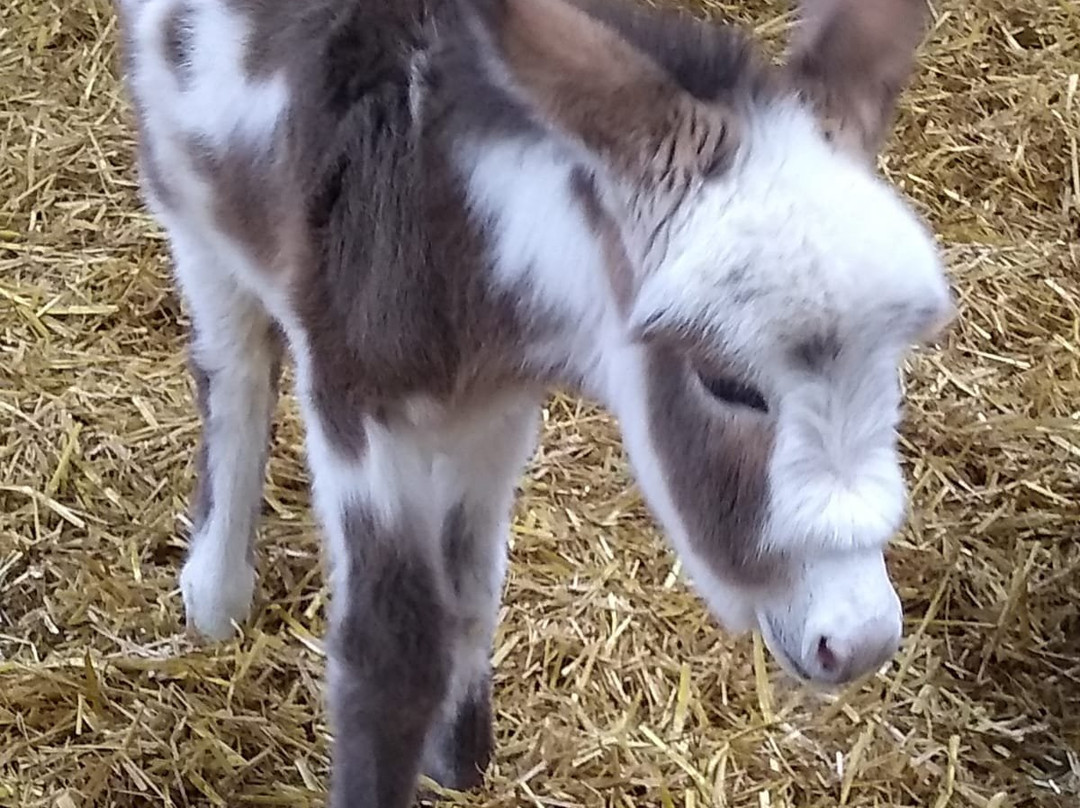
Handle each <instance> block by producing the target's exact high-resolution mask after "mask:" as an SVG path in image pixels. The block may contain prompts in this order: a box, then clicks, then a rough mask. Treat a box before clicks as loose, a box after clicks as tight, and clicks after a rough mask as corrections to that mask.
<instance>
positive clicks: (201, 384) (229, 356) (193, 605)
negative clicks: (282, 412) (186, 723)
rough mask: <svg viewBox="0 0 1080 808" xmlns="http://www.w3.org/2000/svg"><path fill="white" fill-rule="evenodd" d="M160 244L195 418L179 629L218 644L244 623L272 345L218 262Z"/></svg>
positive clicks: (194, 244)
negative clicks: (196, 446)
mask: <svg viewBox="0 0 1080 808" xmlns="http://www.w3.org/2000/svg"><path fill="white" fill-rule="evenodd" d="M170 238H171V245H172V251H173V256H174V261H175V269H176V274H177V277H178V279H179V281H180V286H181V289H182V292H183V295H184V298H185V300H186V301H187V304H188V306H189V308H190V312H191V319H192V338H191V370H192V375H193V376H194V379H195V388H196V401H197V403H198V407H199V412H200V415H201V418H202V446H201V447H200V450H199V455H198V460H197V470H196V491H195V494H194V496H193V497H192V506H191V520H192V524H193V530H192V535H191V542H190V549H189V552H188V557H187V560H186V561H185V563H184V568H183V570H182V572H181V575H180V585H181V591H182V592H183V598H184V608H185V612H186V618H187V623H188V625H189V626H190V627H191V628H194V629H195V630H197V631H198V632H199V633H201V634H203V635H204V636H206V637H209V638H211V639H225V638H227V637H228V636H229V635H231V634H232V632H233V628H232V623H233V621H237V622H239V621H243V620H244V619H245V618H246V617H247V615H248V612H249V610H250V608H251V601H252V595H253V592H254V588H255V567H254V563H253V562H254V546H253V545H254V541H255V531H256V528H257V526H258V522H259V508H260V505H261V503H262V490H263V474H264V470H265V467H266V459H267V454H268V450H269V440H270V427H271V420H272V418H273V414H274V406H275V404H276V403H277V383H278V376H279V374H280V369H281V358H282V344H281V340H280V338H279V336H278V334H277V331H276V329H275V328H274V326H273V324H272V322H271V319H270V316H269V315H268V314H267V312H266V310H265V309H264V308H263V306H262V304H261V303H260V302H259V300H258V299H257V298H256V297H255V295H253V294H252V293H251V292H250V291H247V290H245V289H243V288H241V287H240V285H239V284H238V283H237V281H236V280H235V278H234V275H233V273H232V271H231V268H230V266H229V265H228V264H227V263H224V262H223V259H222V258H221V257H220V256H219V255H217V254H216V253H215V252H214V251H213V250H211V249H209V248H208V247H207V246H206V245H204V244H202V243H201V242H200V241H199V240H198V238H196V237H193V236H191V235H190V234H188V233H186V232H185V231H184V230H183V229H182V228H179V227H177V226H175V225H174V226H173V227H172V228H171V229H170Z"/></svg>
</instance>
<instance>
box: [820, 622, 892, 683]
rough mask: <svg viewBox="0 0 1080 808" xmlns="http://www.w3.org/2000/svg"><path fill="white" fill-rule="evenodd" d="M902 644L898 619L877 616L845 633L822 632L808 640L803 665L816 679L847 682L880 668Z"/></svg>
mask: <svg viewBox="0 0 1080 808" xmlns="http://www.w3.org/2000/svg"><path fill="white" fill-rule="evenodd" d="M899 647H900V629H899V627H898V626H897V625H896V622H895V621H892V620H888V619H886V618H884V617H875V618H872V619H870V620H867V621H866V622H865V623H861V624H859V625H858V626H856V627H854V628H853V629H852V630H851V631H849V632H845V634H844V635H843V636H828V635H825V634H821V635H818V637H817V638H815V639H814V641H813V642H811V643H808V644H807V648H806V655H805V657H806V658H805V659H804V660H803V665H804V668H805V670H806V672H807V673H808V674H809V675H810V677H811V678H812V679H816V680H818V681H822V682H831V683H833V684H844V683H847V682H850V681H852V680H853V679H858V678H859V677H860V676H865V675H866V674H868V673H872V672H873V671H876V670H877V669H878V668H880V667H881V666H882V665H884V664H885V662H887V661H888V660H889V659H890V658H891V657H892V656H893V654H895V653H896V651H897V649H898V648H899Z"/></svg>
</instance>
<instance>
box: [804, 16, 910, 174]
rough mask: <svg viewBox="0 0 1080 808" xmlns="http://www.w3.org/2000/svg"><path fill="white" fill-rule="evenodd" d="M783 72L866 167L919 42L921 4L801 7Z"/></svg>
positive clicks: (880, 140) (882, 136) (879, 143)
mask: <svg viewBox="0 0 1080 808" xmlns="http://www.w3.org/2000/svg"><path fill="white" fill-rule="evenodd" d="M799 10H800V17H801V19H800V22H799V25H798V27H797V28H796V31H795V34H794V37H793V41H792V45H791V58H790V60H789V62H788V68H787V69H788V71H789V74H790V76H791V79H792V80H793V82H794V83H795V85H796V87H798V88H799V89H800V90H801V91H802V92H804V93H805V94H806V95H808V96H809V98H810V99H811V101H812V102H813V103H814V104H815V106H816V107H817V109H818V111H819V113H820V115H821V117H822V119H823V123H824V124H825V127H826V129H827V131H828V132H829V133H830V135H832V137H833V138H834V140H835V141H836V142H837V143H838V144H840V145H841V146H842V147H844V148H846V149H848V150H849V151H852V152H854V153H856V154H857V155H859V156H861V157H864V158H866V159H870V160H872V159H873V158H874V156H875V155H876V154H877V152H878V150H879V149H880V148H881V146H882V145H883V143H884V141H885V138H886V136H887V135H888V131H889V128H890V127H891V125H892V118H893V114H894V111H895V107H896V102H897V99H898V98H899V96H900V93H901V92H902V90H903V89H904V86H905V85H906V84H907V81H908V79H909V77H910V75H911V72H912V69H913V68H914V61H915V51H916V49H917V48H918V47H919V44H920V43H921V41H922V38H923V36H924V35H925V30H926V24H927V10H926V0H800V9H799Z"/></svg>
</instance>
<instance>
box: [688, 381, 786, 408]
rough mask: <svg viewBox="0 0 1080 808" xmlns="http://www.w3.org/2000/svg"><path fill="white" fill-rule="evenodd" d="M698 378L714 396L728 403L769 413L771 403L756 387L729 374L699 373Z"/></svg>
mask: <svg viewBox="0 0 1080 808" xmlns="http://www.w3.org/2000/svg"><path fill="white" fill-rule="evenodd" d="M698 379H699V380H700V381H701V385H702V387H704V388H705V389H706V390H707V391H708V392H709V395H711V396H712V397H713V398H715V399H717V400H719V401H723V402H724V403H726V404H735V405H738V406H741V407H749V408H750V409H752V410H757V411H758V412H762V413H766V414H767V413H768V412H769V405H768V403H767V402H766V401H765V396H763V395H762V394H761V391H760V390H758V389H757V388H756V387H753V386H751V385H749V384H744V383H743V382H739V381H736V380H735V379H731V378H728V377H727V376H706V375H705V374H702V373H698Z"/></svg>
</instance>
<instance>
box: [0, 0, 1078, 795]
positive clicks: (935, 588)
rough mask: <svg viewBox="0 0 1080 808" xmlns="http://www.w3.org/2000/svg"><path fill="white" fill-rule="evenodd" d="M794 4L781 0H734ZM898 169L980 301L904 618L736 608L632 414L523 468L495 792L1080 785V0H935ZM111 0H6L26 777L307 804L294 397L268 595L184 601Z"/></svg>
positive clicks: (3, 68)
mask: <svg viewBox="0 0 1080 808" xmlns="http://www.w3.org/2000/svg"><path fill="white" fill-rule="evenodd" d="M711 10H712V11H714V12H717V13H720V12H723V13H731V14H733V15H735V16H738V17H741V18H742V19H744V20H747V21H749V22H751V23H753V24H755V25H757V26H758V27H759V30H761V32H762V34H763V35H766V36H768V37H770V38H771V39H773V40H775V36H776V35H777V34H778V33H779V32H780V31H781V30H782V26H783V21H782V20H778V15H779V14H780V12H781V11H783V10H784V4H783V3H781V2H779V0H772V1H771V2H767V3H766V2H761V1H760V0H759V1H758V2H755V1H754V0H747V2H744V3H737V4H733V6H732V7H724V8H721V7H720V6H714V7H713V8H712V9H711ZM935 10H936V15H937V24H936V27H935V30H934V33H933V35H932V37H931V39H930V41H929V43H928V45H927V49H926V58H925V61H924V64H925V67H924V72H923V73H922V75H921V76H920V78H919V80H918V83H917V84H916V86H915V87H914V88H913V89H912V90H911V92H910V93H909V94H908V95H907V96H906V98H905V102H904V109H903V112H902V115H901V119H900V123H899V127H898V133H897V137H896V138H895V140H894V142H893V144H892V145H891V147H890V149H889V153H888V155H887V157H886V159H885V164H884V170H885V171H886V172H887V173H888V175H889V176H890V177H891V178H892V179H893V180H894V181H895V182H897V183H899V184H900V185H901V186H902V187H903V188H904V189H905V190H906V191H907V192H908V193H909V194H910V195H911V196H912V198H914V199H915V200H916V202H917V203H918V204H919V205H920V207H921V209H922V210H923V211H924V212H925V213H926V214H927V215H928V216H929V218H930V221H931V222H932V223H933V225H934V227H935V228H936V230H937V231H938V232H939V233H940V236H941V238H942V240H943V241H944V242H945V244H946V245H947V247H948V254H949V257H950V266H951V273H952V276H953V278H954V279H955V284H956V287H957V290H958V293H959V296H960V299H961V305H962V312H961V314H962V316H961V320H960V322H959V323H958V325H957V327H956V329H955V330H954V332H953V334H952V335H951V337H950V338H949V340H948V343H947V345H945V346H944V347H943V349H942V350H940V351H927V352H924V353H922V354H921V355H920V356H918V357H917V358H916V359H915V360H914V361H913V362H912V366H911V374H910V379H911V381H910V394H911V403H910V411H909V414H908V418H907V420H906V422H905V424H904V429H903V436H904V449H905V455H906V458H907V471H908V473H909V475H910V479H911V480H912V483H913V486H914V502H913V507H912V517H911V521H910V524H909V525H908V527H907V528H906V530H905V532H904V534H903V536H902V538H901V540H900V541H899V542H898V543H897V544H896V547H895V550H894V551H893V552H892V554H891V563H892V568H893V570H894V572H895V576H896V579H897V580H898V582H899V586H900V588H901V593H902V597H903V599H904V602H905V604H906V609H907V615H908V625H907V640H906V644H905V645H904V648H903V650H902V652H901V654H900V655H899V656H898V658H897V659H896V660H895V661H894V662H893V663H892V664H890V665H889V666H888V667H887V668H886V669H885V670H884V671H883V672H882V673H880V674H879V675H878V676H877V677H876V678H874V679H873V680H872V681H870V682H869V683H867V684H865V685H863V686H861V687H859V688H855V689H853V690H851V691H850V692H845V693H844V694H842V696H841V697H839V698H832V699H826V698H822V697H816V696H811V695H809V694H807V693H806V692H803V691H801V690H799V689H797V688H794V687H792V686H791V685H790V683H789V682H788V681H787V680H785V679H784V678H783V677H782V676H780V675H778V673H777V671H776V670H775V668H774V667H773V665H772V663H771V662H766V661H765V659H764V657H763V656H762V655H761V652H760V648H759V647H758V646H757V645H756V644H755V643H754V641H753V640H752V639H751V638H740V639H731V638H728V637H725V636H723V635H721V634H720V633H719V632H718V631H717V629H716V628H715V626H714V624H713V623H712V621H711V620H710V619H709V618H708V617H707V615H706V614H705V612H704V610H703V608H702V606H701V604H700V603H699V601H698V600H697V599H696V598H695V597H694V596H693V595H691V594H690V593H689V592H688V591H687V589H686V588H685V587H684V585H683V583H682V582H681V579H680V578H679V577H678V570H677V568H676V567H675V566H674V563H673V558H672V556H671V554H670V553H669V552H668V551H667V550H666V549H665V547H664V545H663V543H662V541H661V540H660V538H659V537H658V536H657V534H656V531H655V529H654V527H653V525H652V523H651V521H650V520H649V519H648V518H647V515H646V513H645V510H644V508H643V506H642V503H641V501H640V499H639V496H638V493H637V491H636V490H635V489H634V488H633V486H632V485H631V482H630V480H629V479H628V476H627V471H626V463H625V460H624V457H623V454H622V452H621V449H620V447H619V444H618V440H617V435H616V432H615V430H614V428H613V425H612V424H611V422H610V421H609V420H608V419H607V418H606V417H605V416H604V415H603V414H602V413H598V412H596V411H595V410H594V409H592V408H589V407H587V406H584V405H579V404H578V403H577V402H574V401H567V400H562V399H557V400H554V401H553V402H552V403H551V406H550V408H549V410H548V412H547V429H546V435H545V441H544V446H543V448H542V450H541V451H540V453H539V454H538V455H537V457H536V460H535V462H534V463H533V464H532V466H531V468H530V470H529V473H528V475H527V478H526V479H525V480H524V481H523V483H522V500H521V505H520V508H519V510H518V515H517V519H516V522H515V525H514V533H513V552H512V557H513V570H512V574H511V577H510V580H509V583H508V589H507V597H506V606H505V608H504V612H503V622H502V629H501V632H500V634H499V638H498V644H497V651H496V656H497V662H498V671H499V673H498V679H497V683H496V697H497V711H498V715H497V720H498V736H499V748H498V760H497V763H496V765H495V767H494V770H493V772H492V773H491V776H490V779H489V785H488V787H487V790H486V791H485V792H484V793H482V794H477V795H471V796H468V797H458V798H453V800H454V801H455V804H460V805H475V806H479V805H488V806H511V805H523V806H524V805H531V806H577V805H580V806H601V805H608V806H675V805H678V806H704V805H716V806H733V807H734V806H747V807H748V806H756V807H757V808H767V807H768V806H773V807H774V808H775V807H778V806H831V805H851V806H872V805H874V806H891V805H903V806H908V805H911V806H915V805H920V806H922V805H925V806H933V807H934V808H944V806H945V805H958V806H960V805H963V806H967V805H971V806H979V807H980V808H981V807H982V806H1007V805H1015V806H1066V805H1075V804H1077V799H1078V796H1080V757H1078V756H1080V605H1078V604H1080V541H1078V540H1077V538H1078V537H1077V532H1078V530H1080V519H1078V516H1080V513H1078V505H1077V503H1078V502H1080V490H1078V489H1080V370H1078V364H1080V280H1078V279H1080V266H1078V263H1080V262H1078V254H1077V253H1078V247H1077V242H1078V205H1080V168H1078V165H1077V161H1078V158H1077V136H1078V131H1080V97H1078V93H1077V75H1076V73H1077V72H1078V71H1080V10H1078V7H1077V6H1076V5H1075V4H1074V3H1073V2H1072V0H1016V2H1006V0H949V1H948V2H946V1H945V0H942V1H941V2H935ZM115 48H116V26H115V22H114V19H113V16H112V13H111V10H110V8H109V5H108V3H107V2H106V0H83V2H79V3H72V2H66V1H65V0H5V2H4V3H3V4H0V804H3V805H8V804H10V805H20V806H38V805H51V806H53V805H54V806H60V807H61V808H72V807H73V806H80V807H81V806H135V805H177V806H184V805H214V806H220V805H238V806H240V805H248V804H252V805H292V806H295V805H308V804H311V805H316V804H321V801H322V798H323V791H322V789H323V784H324V782H325V774H326V750H327V744H326V726H325V714H324V711H323V708H322V705H321V697H320V677H321V674H322V669H323V657H322V654H321V650H320V642H319V639H318V638H319V637H320V636H321V634H322V631H323V628H324V622H323V621H324V606H325V601H326V594H325V590H324V588H323V577H322V571H321V568H320V565H319V562H318V540H317V536H316V531H315V529H314V527H313V525H312V522H311V517H310V514H309V511H308V498H307V493H306V489H305V471H304V468H303V464H302V460H301V455H300V446H301V439H300V433H299V428H298V424H297V420H296V416H295V411H294V408H293V407H292V405H291V402H289V401H285V402H284V403H283V405H282V411H281V418H280V424H279V428H278V431H277V437H276V447H275V453H274V457H273V461H272V463H271V465H270V469H269V480H270V486H269V489H268V495H267V500H266V511H267V514H268V518H267V523H266V528H265V530H264V533H263V536H262V538H261V540H260V544H259V547H260V553H261V569H262V571H263V580H262V592H263V599H262V600H261V601H260V604H259V610H258V613H257V617H256V619H255V620H254V621H253V622H252V623H251V624H250V625H249V626H248V627H247V628H246V634H245V636H244V637H243V638H242V639H240V640H238V641H236V642H234V643H231V644H226V645H222V646H219V647H209V648H199V647H195V646H193V645H192V644H191V643H189V642H188V641H187V640H186V639H185V638H184V636H183V632H182V622H181V621H182V609H181V604H180V599H179V596H178V594H177V591H176V573H177V569H178V565H179V563H180V561H181V558H182V555H183V552H184V536H185V535H186V527H187V526H186V523H185V521H184V518H183V513H184V508H185V496H186V493H187V492H188V490H189V487H190V484H191V474H192V455H193V447H194V445H195V441H196V435H197V432H196V422H195V420H194V418H193V412H194V411H193V407H192V404H191V391H190V387H189V383H188V379H187V376H186V371H185V367H184V354H183V351H182V339H183V333H184V325H185V317H184V314H183V312H182V311H181V308H180V306H179V305H178V302H177V299H176V297H175V295H174V293H173V290H172V286H171V284H170V282H169V280H168V274H167V265H166V262H165V257H164V249H163V243H162V240H161V237H160V234H159V233H158V231H157V230H156V228H155V227H154V226H153V224H152V223H151V222H150V221H149V220H148V219H147V218H146V216H145V215H144V214H143V212H142V211H141V210H140V206H139V204H138V203H137V200H136V190H135V186H134V180H135V175H134V170H133V163H132V140H131V134H130V130H129V128H128V125H127V120H128V119H127V106H126V102H125V100H124V98H123V97H122V96H121V95H120V94H119V92H118V85H117V80H116V64H117V59H116V56H117V54H116V50H115Z"/></svg>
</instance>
